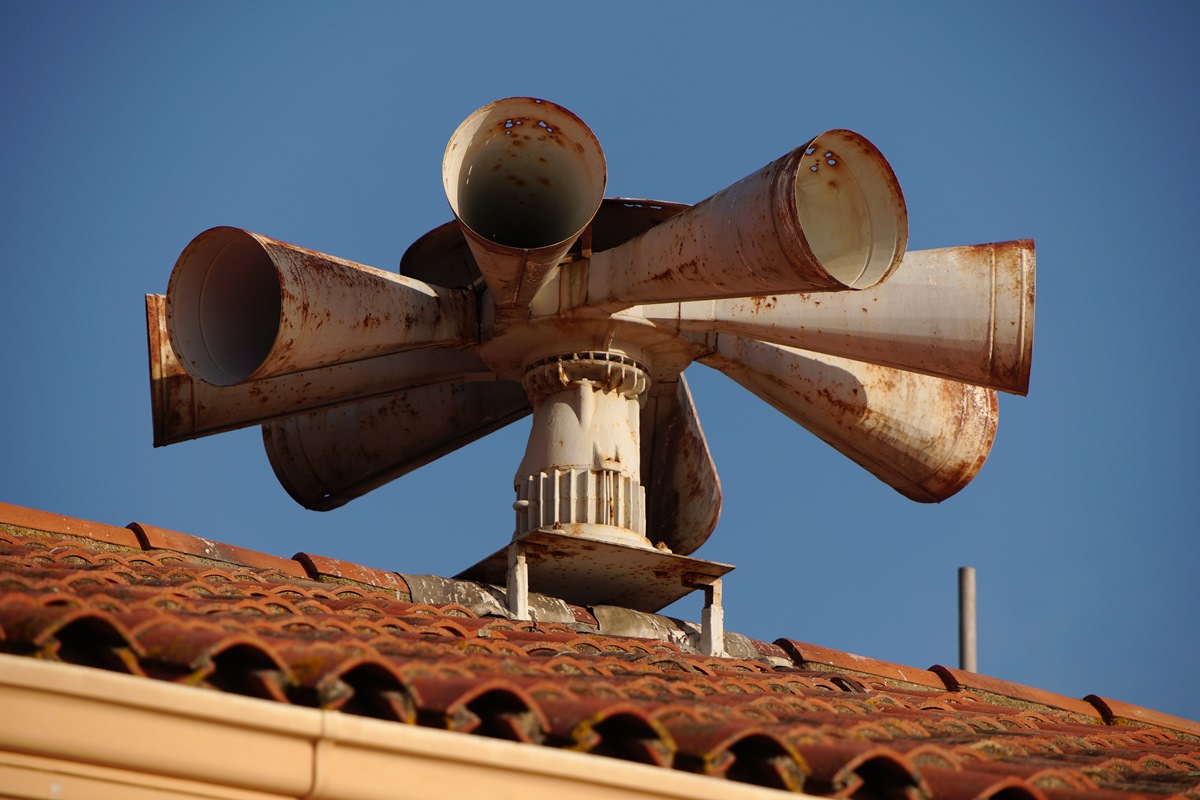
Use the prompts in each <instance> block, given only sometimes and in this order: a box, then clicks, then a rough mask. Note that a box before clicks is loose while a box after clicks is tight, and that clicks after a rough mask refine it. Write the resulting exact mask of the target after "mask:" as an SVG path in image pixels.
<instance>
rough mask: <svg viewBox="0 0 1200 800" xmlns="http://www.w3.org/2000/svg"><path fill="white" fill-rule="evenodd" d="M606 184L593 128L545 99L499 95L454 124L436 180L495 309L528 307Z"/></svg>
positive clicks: (582, 226) (575, 237) (576, 236)
mask: <svg viewBox="0 0 1200 800" xmlns="http://www.w3.org/2000/svg"><path fill="white" fill-rule="evenodd" d="M606 181H607V166H606V164H605V160H604V151H603V150H602V149H601V148H600V142H599V141H597V139H596V136H595V134H593V133H592V130H591V129H590V128H589V127H588V126H587V125H586V124H585V123H584V122H583V121H582V120H581V119H579V118H578V117H577V116H575V115H574V114H572V113H571V112H570V111H568V110H567V109H565V108H563V107H562V106H559V105H556V104H554V103H551V102H549V101H547V100H538V99H535V98H531V97H510V98H508V99H506V100H497V101H496V102H494V103H489V104H488V105H486V106H484V107H483V108H480V109H479V110H477V111H475V112H474V113H473V114H471V115H470V116H469V117H467V118H466V120H464V121H463V123H462V124H461V125H459V126H458V129H457V130H456V131H455V132H454V135H453V136H451V137H450V141H449V143H448V144H447V145H446V153H445V156H444V158H443V160H442V183H443V184H444V186H445V189H446V199H447V200H449V201H450V207H451V209H453V211H454V216H455V217H456V218H457V220H458V222H459V225H460V226H461V228H462V231H463V235H464V236H465V237H466V240H467V244H468V245H469V246H470V249H471V253H472V255H474V257H475V261H476V263H477V264H478V265H479V269H480V272H481V273H482V274H483V278H484V280H485V281H486V283H487V285H488V288H489V289H490V290H491V292H492V297H493V299H494V301H495V303H496V305H497V307H500V308H506V307H514V306H516V307H523V306H525V305H528V303H529V301H530V300H531V299H532V298H533V295H534V294H535V293H536V292H537V289H538V287H539V286H541V284H542V282H543V281H544V279H545V278H546V277H547V275H548V274H549V273H550V271H551V270H552V269H553V268H554V267H555V266H557V265H558V263H559V262H560V261H561V260H562V259H563V257H564V256H565V255H566V254H567V251H569V250H570V249H571V247H572V246H573V245H574V244H575V242H576V240H578V239H579V237H580V235H581V234H582V233H583V231H584V229H585V228H587V226H588V224H589V223H590V222H591V221H592V218H593V217H594V216H595V214H596V211H597V210H598V209H599V207H600V202H601V200H602V199H603V198H604V187H605V183H606Z"/></svg>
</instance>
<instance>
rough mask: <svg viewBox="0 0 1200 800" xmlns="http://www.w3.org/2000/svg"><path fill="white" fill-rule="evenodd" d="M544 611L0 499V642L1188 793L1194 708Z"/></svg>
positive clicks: (985, 790) (458, 705)
mask: <svg viewBox="0 0 1200 800" xmlns="http://www.w3.org/2000/svg"><path fill="white" fill-rule="evenodd" d="M122 531H123V532H124V533H121V532H122ZM410 580H412V581H416V584H414V585H415V586H417V587H418V588H412V585H410ZM439 592H441V594H440V595H439ZM414 593H415V594H416V595H417V596H418V597H419V599H420V602H413V600H414ZM455 601H457V602H455ZM544 602H545V603H546V608H554V605H553V604H554V603H558V602H559V601H553V600H545V601H544ZM558 607H559V609H560V611H557V612H554V613H555V614H557V616H556V617H555V618H556V619H558V621H556V622H536V623H535V622H522V621H516V620H512V619H509V618H507V617H506V616H505V612H504V610H503V608H502V607H501V606H500V605H498V604H496V603H495V602H494V600H493V599H492V598H491V595H489V594H488V593H487V592H484V591H479V590H477V588H472V587H470V586H468V585H465V584H456V583H454V582H452V581H446V580H444V579H434V578H429V577H424V576H408V579H406V578H405V577H403V576H401V575H400V574H399V573H395V572H387V571H383V570H376V569H371V568H367V567H362V566H358V565H353V564H347V563H344V562H340V561H337V560H335V559H328V558H324V557H320V556H312V555H308V554H303V553H301V554H299V555H297V556H296V558H295V559H284V558H280V557H277V556H268V555H265V554H261V553H253V552H251V551H247V550H244V549H242V548H237V547H233V546H230V545H225V544H221V543H218V542H212V541H209V540H206V539H199V538H197V537H193V536H188V535H186V534H180V533H176V532H173V531H165V530H163V529H159V528H154V527H153V526H147V525H144V524H140V523H135V524H134V525H133V526H131V528H129V529H126V528H110V527H109V526H102V525H96V524H94V523H86V522H82V521H79V520H71V519H69V518H65V517H57V516H55V515H48V514H45V513H44V512H33V511H29V510H27V509H18V508H16V507H12V506H5V505H0V651H3V652H7V653H13V654H19V655H25V656H30V657H34V658H42V659H49V660H57V661H66V662H70V663H75V664H82V665H86V666H90V667H94V668H100V669H109V670H118V671H122V672H127V673H131V674H133V675H137V676H142V678H143V679H147V680H149V679H157V680H169V681H175V682H177V683H182V684H188V685H194V686H197V687H200V688H203V689H206V690H210V691H223V692H234V693H239V694H244V695H249V696H252V697H258V698H262V699H264V700H269V701H272V702H277V703H292V704H296V705H301V706H308V707H314V708H323V709H330V710H336V711H339V712H340V713H348V714H358V715H363V716H370V717H375V718H379V719H383V720H392V721H396V722H401V723H408V724H413V723H415V724H420V725H430V726H435V727H439V728H444V729H447V730H452V731H459V732H462V733H464V734H467V733H469V734H473V735H484V736H494V737H500V738H506V739H513V740H517V741H523V742H531V743H537V744H541V745H544V746H549V747H560V748H566V749H573V750H578V751H580V752H584V753H590V754H593V755H595V756H597V757H614V758H623V759H628V760H632V761H639V762H643V763H648V764H653V765H656V766H658V767H661V768H664V769H679V770H688V771H693V772H697V773H700V774H704V775H709V776H711V777H713V778H714V779H724V780H735V781H745V782H749V783H754V784H758V785H762V786H771V787H776V788H781V789H789V790H803V791H805V792H808V793H811V794H818V795H834V796H852V795H854V796H888V797H932V798H950V799H951V800H958V799H959V798H962V799H963V800H966V799H967V798H976V799H978V798H993V800H1013V798H1025V799H1026V800H1028V798H1034V799H1035V800H1054V799H1055V798H1075V797H1094V798H1104V797H1110V796H1111V797H1114V798H1115V797H1121V798H1129V797H1169V796H1180V797H1182V796H1190V797H1198V796H1200V745H1198V744H1197V742H1198V741H1200V724H1197V723H1195V722H1191V721H1188V720H1182V719H1179V718H1176V717H1171V716H1169V715H1166V714H1160V713H1158V712H1154V711H1150V710H1148V709H1143V708H1139V707H1137V706H1133V705H1130V704H1127V703H1121V702H1120V701H1115V700H1109V699H1106V698H1099V697H1095V696H1089V697H1088V698H1087V699H1086V700H1074V699H1072V698H1068V697H1062V696H1060V695H1055V694H1053V693H1050V692H1042V691H1040V690H1036V689H1032V688H1030V687H1025V686H1021V685H1019V684H1014V683H1009V682H1007V681H1002V680H998V679H995V678H989V677H986V676H980V675H974V674H970V673H963V672H960V671H958V670H953V669H949V668H946V667H934V668H932V669H931V670H920V669H913V668H909V667H904V666H901V665H896V664H891V663H888V662H884V661H878V660H875V659H869V658H863V657H860V656H854V655H851V654H848V653H843V652H840V651H836V650H831V649H829V648H822V647H818V646H815V645H810V644H805V643H802V642H798V641H795V640H792V639H780V640H777V641H776V642H775V643H766V642H756V641H753V640H749V639H745V640H744V642H742V644H741V645H739V649H738V651H737V652H738V653H739V654H740V657H738V658H713V657H709V656H703V655H700V654H698V653H696V652H695V651H694V649H693V648H692V647H691V646H690V645H689V644H688V637H687V635H685V634H684V633H683V631H684V630H685V629H684V628H683V627H682V626H681V625H679V624H678V623H675V622H673V621H670V620H666V619H665V618H661V617H652V616H650V615H640V616H639V615H638V614H637V612H629V611H625V610H623V609H613V608H610V607H599V608H590V609H589V608H581V607H569V606H565V605H564V604H561V603H559V606H558ZM630 630H636V631H638V632H639V633H641V634H643V635H644V636H649V637H650V638H636V637H633V636H629V635H627V633H628V631H630Z"/></svg>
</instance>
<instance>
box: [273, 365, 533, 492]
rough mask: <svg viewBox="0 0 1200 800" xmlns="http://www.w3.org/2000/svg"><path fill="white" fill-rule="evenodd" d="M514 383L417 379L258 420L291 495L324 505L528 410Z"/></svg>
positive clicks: (371, 486) (385, 479) (372, 486)
mask: <svg viewBox="0 0 1200 800" xmlns="http://www.w3.org/2000/svg"><path fill="white" fill-rule="evenodd" d="M530 410H531V409H530V406H529V400H528V398H527V397H526V396H525V390H524V389H523V388H522V387H521V384H519V383H515V382H512V381H498V380H492V381H479V382H470V383H447V384H438V385H433V386H422V387H418V388H414V389H411V390H408V391H404V392H397V393H395V394H391V395H385V396H381V397H375V398H369V399H367V400H362V401H359V402H356V403H350V404H346V405H341V406H337V407H335V408H328V409H323V410H320V411H314V412H311V413H308V414H300V415H295V416H291V417H288V418H286V419H279V420H274V421H272V422H268V423H266V424H264V425H263V426H262V428H263V445H264V447H265V448H266V451H267V458H268V459H269V460H270V462H271V468H272V469H274V471H275V476H276V477H277V478H278V479H279V482H280V483H281V484H282V485H283V488H284V489H285V490H287V493H288V494H289V495H291V496H292V498H293V499H294V500H295V501H296V502H297V503H299V504H300V505H302V506H304V507H305V508H308V509H311V510H314V511H329V510H331V509H334V508H338V507H339V506H342V505H345V504H346V503H348V502H349V501H351V500H353V499H354V498H356V497H361V496H362V495H364V494H366V493H367V492H370V491H372V490H373V489H377V488H379V487H380V486H382V485H384V484H385V483H388V482H389V481H392V480H395V479H396V478H399V477H400V476H402V475H406V474H408V473H409V472H412V471H413V470H414V469H417V468H418V467H421V466H424V465H425V464H428V463H429V462H431V461H433V460H435V459H437V458H441V457H442V456H444V455H446V454H448V453H451V452H453V451H454V450H457V449H458V448H460V447H463V446H465V445H467V444H470V443H471V442H473V441H475V440H476V439H479V438H481V437H483V436H486V435H488V434H489V433H492V432H493V431H496V430H499V429H500V428H503V427H504V426H505V425H508V424H509V423H511V422H515V421H516V420H518V419H521V418H522V417H524V416H525V415H526V414H528V413H529V412H530Z"/></svg>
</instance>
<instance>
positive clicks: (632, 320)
mask: <svg viewBox="0 0 1200 800" xmlns="http://www.w3.org/2000/svg"><path fill="white" fill-rule="evenodd" d="M605 180H606V165H605V162H604V155H603V152H602V150H601V149H600V146H599V143H598V142H597V141H596V139H595V136H594V135H593V134H592V132H591V131H590V129H588V127H587V126H586V125H585V124H584V123H583V122H582V121H580V120H579V119H578V118H577V117H575V116H574V115H573V114H571V113H570V112H569V111H567V110H565V109H563V108H561V107H559V106H556V105H554V104H553V103H548V102H545V101H541V100H535V99H532V98H510V99H508V100H503V101H499V102H497V103H493V104H490V105H488V106H485V107H483V108H481V109H479V110H478V111H477V112H475V113H474V114H472V115H471V116H470V117H469V118H468V119H467V120H466V121H464V122H463V124H462V125H460V126H459V128H458V129H457V130H456V132H455V134H454V136H453V137H452V138H451V140H450V142H449V144H448V146H447V148H446V152H445V155H444V159H443V182H444V186H445V189H446V194H447V199H448V200H449V202H450V206H451V208H452V210H453V212H454V215H455V221H454V222H452V223H449V224H447V225H443V226H440V227H438V228H435V229H434V230H433V231H430V232H429V233H428V234H426V235H425V236H423V237H421V238H420V239H419V240H418V241H417V242H416V243H414V244H413V245H412V247H410V248H409V250H408V251H407V252H406V253H405V254H404V256H403V258H402V260H401V271H402V273H403V275H393V274H390V273H385V272H381V271H379V270H374V269H372V268H369V267H363V266H361V265H358V264H353V263H350V262H346V261H343V260H341V259H337V258H334V257H332V256H326V255H322V254H320V253H315V252H312V251H309V250H304V249H303V248H298V247H295V246H293V245H288V244H284V243H282V242H278V241H276V240H273V239H269V238H267V237H263V236H258V235H255V234H250V233H247V232H245V231H240V230H237V229H232V228H222V229H214V230H213V231H209V232H206V233H205V234H201V236H199V237H197V239H196V240H195V241H194V242H193V243H192V244H191V245H189V247H188V249H187V250H185V252H184V254H183V255H182V256H181V257H180V261H179V263H178V264H177V265H176V269H175V271H174V273H173V274H172V278H171V283H170V286H169V288H168V293H167V298H168V299H167V300H166V301H165V303H164V301H162V299H161V298H157V297H156V296H151V297H148V298H147V326H148V327H147V330H148V341H149V345H150V356H151V391H152V404H153V408H154V415H155V441H156V443H160V444H161V443H166V442H170V441H179V440H181V439H184V438H190V437H193V436H200V435H205V434H207V433H212V432H215V431H218V430H226V429H229V428H232V427H239V426H242V425H248V424H256V423H259V422H262V423H263V436H264V443H265V445H266V448H267V451H268V456H269V458H270V460H271V463H272V466H273V467H274V468H275V470H276V474H277V476H278V477H279V479H280V481H281V482H282V483H283V484H284V486H285V488H287V490H288V491H289V492H290V493H291V494H292V495H293V497H295V498H296V499H297V500H298V501H299V502H301V503H302V504H304V505H306V506H308V507H310V508H320V509H328V508H334V507H336V506H338V505H341V504H342V503H345V502H346V501H348V500H350V499H352V498H354V497H357V496H359V495H361V494H363V493H365V492H367V491H370V490H371V489H373V488H375V487H377V486H380V485H382V484H383V483H385V482H387V481H389V480H391V479H393V478H396V477H398V476H400V475H403V474H405V473H406V472H408V471H410V470H412V469H415V468H416V467H418V466H421V465H422V464H424V463H427V462H428V461H430V460H432V459H434V458H437V457H439V456H440V455H443V454H445V453H447V452H450V451H451V450H453V449H455V448H457V447H460V446H462V445H463V444H466V443H467V442H470V441H472V440H474V439H476V438H478V437H480V436H483V435H485V434H486V433H488V432H490V431H492V430H495V429H497V428H499V427H501V426H503V425H505V424H507V423H508V422H511V421H513V420H514V419H517V418H519V417H520V416H523V415H524V414H526V413H529V412H530V411H531V410H533V411H534V413H535V418H534V425H533V430H532V432H531V435H530V439H529V444H528V447H527V449H526V453H525V457H524V458H523V459H522V461H521V464H520V465H519V467H518V469H517V474H516V476H515V480H514V486H515V488H516V490H517V502H516V504H515V505H514V509H515V511H516V528H515V533H514V539H513V541H514V542H516V543H518V544H520V545H521V547H525V546H526V545H528V547H527V548H526V549H523V550H521V551H520V553H519V555H520V558H517V559H515V560H514V564H515V565H516V567H519V569H516V570H515V571H514V573H513V574H514V575H515V576H516V577H517V578H519V580H517V581H516V582H517V584H519V585H520V586H521V587H523V589H522V591H523V592H525V593H527V592H528V591H529V590H530V589H531V585H532V589H533V590H534V591H539V590H540V591H546V592H549V593H559V594H561V595H563V596H568V593H570V596H572V597H580V598H582V597H584V596H585V595H586V597H587V598H588V600H587V602H614V603H620V604H624V605H631V604H643V605H646V606H649V605H653V604H654V603H657V602H658V601H659V600H661V599H663V598H662V597H660V596H657V595H656V596H655V599H651V600H647V599H646V598H645V597H641V598H640V599H639V598H638V596H637V595H636V591H637V590H636V588H635V587H634V586H633V584H631V583H630V582H629V581H630V579H629V578H628V576H627V575H622V574H624V573H628V574H629V575H635V576H640V578H637V579H635V580H633V583H638V582H639V581H640V582H644V583H650V584H653V583H655V582H662V581H666V582H667V583H670V582H671V581H675V580H676V578H679V579H680V580H679V581H676V582H677V583H681V584H683V586H682V588H680V587H676V588H675V589H672V590H671V592H670V593H671V594H673V595H674V594H675V593H676V592H678V596H682V595H683V594H686V593H687V590H688V588H687V587H689V586H693V587H694V586H697V585H703V586H706V587H708V588H706V592H708V591H711V592H714V593H719V590H718V589H717V588H715V587H714V584H713V583H712V581H711V580H708V578H718V577H719V576H720V574H723V573H705V572H704V571H703V570H698V571H697V570H694V569H692V570H691V571H690V572H689V574H690V575H691V577H690V578H687V577H683V576H682V574H681V575H676V574H675V572H674V571H673V570H675V566H672V565H677V564H680V563H683V562H677V561H672V560H670V559H672V558H674V559H679V558H683V559H684V561H687V560H688V559H686V558H685V557H684V555H682V554H687V553H691V552H693V551H695V550H696V549H697V548H698V547H699V546H700V545H701V544H703V542H704V541H705V540H706V539H707V538H708V536H709V534H710V533H711V532H712V530H713V528H714V527H715V525H716V523H717V519H718V517H719V514H720V508H721V487H720V481H719V479H718V477H717V474H716V470H715V467H714V465H713V462H712V456H711V454H710V452H709V450H708V446H707V443H706V442H705V439H704V434H703V432H702V430H701V428H700V424H699V420H698V419H697V417H696V411H695V407H694V405H693V403H692V399H691V395H690V393H689V391H688V389H687V384H686V382H685V380H684V379H683V376H682V373H683V371H684V370H685V369H686V368H687V366H688V365H689V364H691V363H692V361H693V360H700V361H702V362H703V363H705V364H707V365H709V366H712V367H715V368H717V369H720V370H722V371H723V372H726V373H727V374H729V375H730V376H731V377H733V378H734V379H735V380H737V381H739V382H740V383H742V384H743V385H745V386H746V387H747V388H749V389H750V390H751V391H753V392H754V393H756V394H757V395H759V396H760V397H762V398H763V399H765V400H767V402H770V403H771V404H773V405H774V406H776V407H777V408H779V409H780V410H781V411H783V412H784V413H785V414H787V415H788V416H789V417H791V418H792V419H794V420H796V421H797V422H800V423H801V424H802V425H804V426H806V427H807V428H809V429H810V430H812V431H813V432H814V433H816V434H817V435H818V436H819V437H821V438H822V439H824V440H825V441H827V442H828V443H830V444H831V445H832V446H834V447H835V448H837V449H838V450H840V451H841V452H842V453H844V454H846V455H847V456H848V457H850V458H851V459H853V460H854V461H855V462H857V463H858V464H860V465H861V466H863V467H864V468H865V469H867V470H868V471H870V472H871V473H872V474H874V475H876V476H877V477H879V478H880V479H881V480H883V481H885V482H887V483H888V484H889V485H891V486H893V487H895V488H896V489H897V490H899V491H900V492H901V493H903V494H905V495H906V496H908V497H911V498H913V499H915V500H920V501H923V502H935V501H940V500H943V499H945V498H947V497H950V496H951V495H953V494H954V493H955V492H957V491H959V490H960V489H961V488H962V487H963V486H965V485H966V484H967V483H968V482H969V481H970V480H971V479H972V477H974V475H975V474H976V473H977V472H978V470H979V469H980V467H981V466H982V464H983V462H984V460H985V459H986V458H987V455H988V452H989V450H990V447H991V442H992V438H993V437H994V435H995V431H996V415H997V400H996V395H995V391H994V390H995V389H1000V390H1003V391H1010V392H1016V393H1024V392H1026V391H1027V390H1028V383H1029V373H1030V358H1031V352H1032V336H1033V308H1034V251H1033V244H1032V242H1030V241H1020V242H1005V243H998V244H989V245H977V246H972V247H963V248H948V249H944V250H932V251H922V252H918V253H911V254H907V255H906V254H905V248H906V246H907V239H908V220H907V212H906V209H905V204H904V198H903V195H902V193H901V191H900V187H899V184H898V182H897V181H896V178H895V175H894V174H893V173H892V170H891V168H890V167H889V166H888V164H887V161H886V160H885V159H884V158H883V156H882V155H881V154H880V153H879V151H878V150H877V149H876V148H875V147H874V146H873V145H872V144H871V143H870V142H868V141H867V140H866V139H865V138H863V137H862V136H860V135H858V134H856V133H853V132H851V131H846V130H833V131H828V132H826V133H824V134H821V135H820V136H818V137H816V138H815V139H813V140H811V141H810V142H808V143H807V144H806V145H803V146H801V147H800V148H797V149H796V150H794V151H792V152H791V153H789V154H787V155H785V156H784V157H782V158H780V159H778V160H776V161H774V162H773V163H771V164H769V165H767V166H766V167H764V168H763V169H761V170H759V171H757V172H755V173H754V174H752V175H750V176H748V177H746V178H745V179H743V180H741V181H739V182H738V183H736V184H734V185H733V186H730V187H729V188H727V189H725V190H722V191H720V192H718V193H717V194H715V195H713V196H712V197H710V198H709V199H707V200H705V201H704V202H702V203H700V204H699V205H697V206H694V207H688V206H685V205H682V204H675V203H663V202H660V201H649V200H622V199H610V200H602V195H603V191H604V183H605ZM885 281H886V283H885ZM164 330H169V336H167V335H165V334H164ZM971 384H976V385H971ZM538 536H546V537H551V538H550V539H547V540H546V542H542V541H541V540H537V539H536V538H531V537H538ZM563 541H566V542H570V543H571V544H561V546H560V545H559V544H553V543H552V542H560V543H561V542H563ZM539 548H540V549H539ZM556 548H557V549H556ZM597 548H598V549H597ZM614 548H615V549H614ZM610 551H611V552H610ZM510 552H515V551H510V550H509V549H508V548H507V547H506V549H505V550H502V551H499V552H498V553H497V554H496V556H494V557H493V559H492V560H489V561H488V562H487V563H489V564H491V563H492V561H496V563H495V564H494V566H495V567H496V569H495V571H494V574H493V572H489V571H487V570H485V572H486V574H487V575H490V576H491V577H492V578H493V579H494V580H492V582H496V583H503V582H504V581H505V576H506V572H507V571H508V570H509V564H508V555H509V554H510ZM596 552H604V553H607V555H605V556H603V558H599V557H597V556H595V555H594V554H595V553H596ZM556 553H557V554H559V555H557V556H556V555H555V554H556ZM589 554H591V555H589ZM568 555H572V557H578V558H580V559H582V560H581V562H580V564H579V565H577V566H571V567H569V568H567V567H563V566H562V565H561V564H560V563H559V562H560V561H562V560H563V559H565V558H566V557H567V556H568ZM597 558H599V560H598V561H597V560H596V559H597ZM662 558H667V559H668V560H667V562H664V563H667V564H668V566H666V567H663V568H662V570H661V574H660V572H656V571H655V568H654V567H653V566H647V565H653V564H657V563H659V562H658V560H659V559H662ZM497 559H498V560H497ZM589 559H591V560H590V561H589ZM635 565H636V566H635ZM487 569H488V570H491V569H492V567H488V568H487ZM647 569H648V570H649V572H647V571H646V570H647ZM479 574H483V573H479ZM526 574H528V576H530V577H529V580H528V581H527V580H526V577H525V576H526ZM706 575H707V578H706V577H705V576H706ZM533 576H541V577H537V578H536V581H541V582H542V584H541V588H540V589H539V586H538V585H537V583H536V581H535V579H534V577H533ZM559 576H563V577H559ZM697 576H699V577H697ZM576 584H578V585H576ZM588 586H596V587H600V586H605V587H607V588H604V589H599V588H597V589H595V590H594V593H589V592H593V589H590V588H587V587H588ZM614 587H616V588H614ZM671 599H676V598H675V597H674V596H673V597H672V598H671ZM581 602H582V600H581ZM666 602H670V601H669V600H667V601H666ZM663 604H664V605H665V602H664V603H663ZM660 607H661V606H660ZM521 608H524V606H521ZM714 620H715V618H714ZM718 622H719V621H713V624H712V625H710V626H709V627H710V633H711V632H712V631H713V630H716V628H717V627H719V625H718ZM710 644H713V646H714V647H716V644H715V643H713V642H710Z"/></svg>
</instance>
